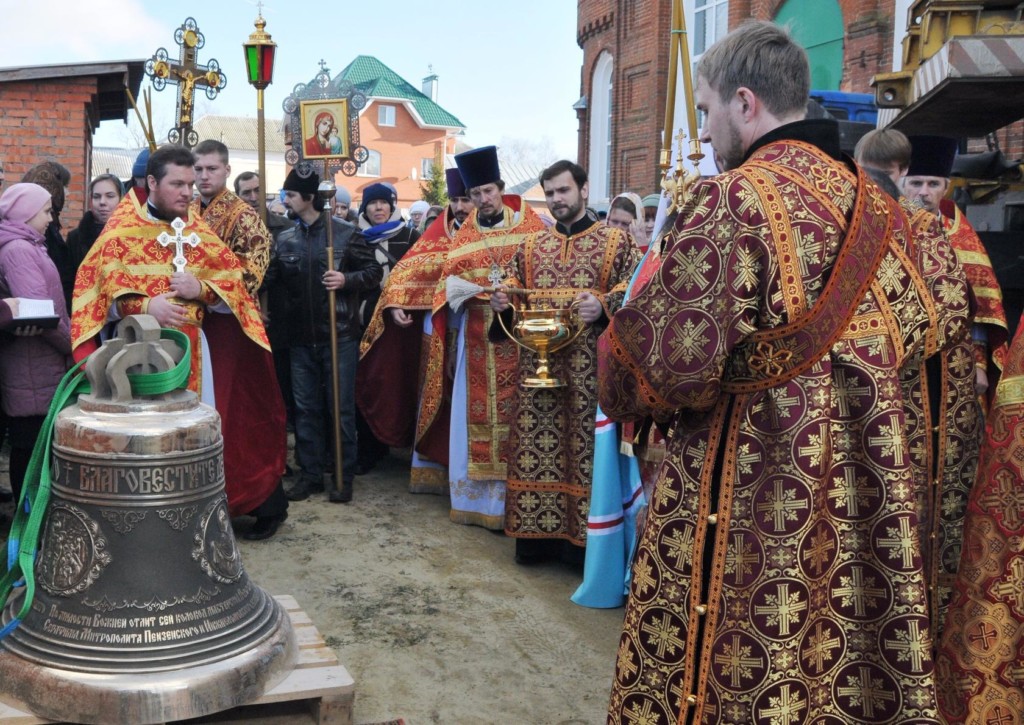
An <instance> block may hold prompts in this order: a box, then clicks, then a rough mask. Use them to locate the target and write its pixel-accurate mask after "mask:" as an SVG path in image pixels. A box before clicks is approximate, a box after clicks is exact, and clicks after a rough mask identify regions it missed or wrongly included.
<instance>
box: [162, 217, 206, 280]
mask: <svg viewBox="0 0 1024 725" xmlns="http://www.w3.org/2000/svg"><path fill="white" fill-rule="evenodd" d="M171 228H172V229H174V236H173V237H172V236H171V235H170V234H168V233H167V232H161V233H160V236H159V237H157V238H156V241H157V242H159V244H160V246H161V247H169V246H171V245H172V244H173V245H174V259H172V260H171V263H172V264H173V265H174V271H175V272H184V271H185V265H186V264H187V263H188V260H187V259H185V245H186V244H187V245H189V246H190V247H198V246H199V242H201V241H202V240H201V239H200V238H199V235H198V234H196V233H194V232H193V233H192V234H189V235H188V236H187V237H183V236H182V235H181V232H182V230H183V229H184V228H185V222H183V221H182V220H181V217H175V218H174V221H173V222H171Z"/></svg>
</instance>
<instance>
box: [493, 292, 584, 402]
mask: <svg viewBox="0 0 1024 725" xmlns="http://www.w3.org/2000/svg"><path fill="white" fill-rule="evenodd" d="M510 306H511V307H512V312H513V314H514V315H515V323H514V324H513V325H512V330H511V331H509V329H508V327H506V326H505V320H504V319H502V317H501V315H498V322H499V323H500V324H501V327H502V329H503V330H505V334H507V335H508V336H509V337H510V338H511V339H512V341H513V342H515V343H516V344H517V345H519V347H521V348H523V349H524V350H532V351H533V352H535V353H537V369H536V370H535V371H534V374H533V375H531V376H530V377H528V378H526V379H525V380H523V381H522V383H521V385H522V386H523V387H524V388H562V387H565V384H566V383H565V381H563V380H560V379H559V378H555V377H552V376H551V370H550V368H549V366H548V355H549V354H550V353H553V352H557V351H559V350H561V349H562V348H563V347H565V346H566V345H568V344H569V343H570V342H572V341H573V340H575V339H576V338H577V336H579V334H580V333H581V332H583V329H584V327H585V326H584V325H583V323H582V322H581V321H580V319H579V315H578V314H577V315H575V316H574V314H573V313H574V312H576V307H577V303H576V302H573V303H572V304H571V305H569V306H568V307H554V308H547V309H545V308H540V309H530V308H518V307H516V306H515V305H510Z"/></svg>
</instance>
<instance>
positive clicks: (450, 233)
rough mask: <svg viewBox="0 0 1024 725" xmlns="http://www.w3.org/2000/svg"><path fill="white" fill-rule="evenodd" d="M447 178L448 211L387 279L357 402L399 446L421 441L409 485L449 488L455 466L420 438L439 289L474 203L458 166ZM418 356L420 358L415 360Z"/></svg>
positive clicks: (366, 339) (385, 438)
mask: <svg viewBox="0 0 1024 725" xmlns="http://www.w3.org/2000/svg"><path fill="white" fill-rule="evenodd" d="M445 183H446V186H447V192H448V207H447V208H446V209H445V212H444V214H443V215H441V216H439V217H438V218H437V219H435V220H434V223H433V224H431V225H430V226H429V227H427V229H426V230H425V231H424V232H423V234H422V235H421V236H420V238H419V239H417V240H416V244H415V245H413V246H412V248H411V249H409V251H408V252H406V253H405V255H404V256H403V257H402V258H401V259H399V260H398V262H397V263H396V264H395V266H394V268H393V269H392V270H391V274H389V275H388V278H387V279H386V280H385V281H384V288H383V290H382V291H381V296H380V301H379V302H378V303H377V306H376V307H375V308H374V311H373V317H371V318H370V324H369V325H368V326H367V328H366V332H365V333H364V334H363V339H362V342H361V343H360V345H359V370H358V372H357V373H356V402H357V403H358V404H359V410H360V411H361V412H362V414H363V417H364V419H365V420H366V422H367V424H368V425H369V426H370V428H371V429H372V430H373V433H374V435H375V436H376V437H377V439H378V440H380V441H381V442H382V443H384V444H386V445H389V446H393V447H395V448H413V455H412V470H411V472H410V475H409V490H410V491H411V492H412V493H435V494H444V495H447V494H448V472H447V468H446V467H445V466H444V465H442V464H441V463H439V462H437V461H432V460H431V459H430V458H429V456H427V455H425V454H424V453H422V452H420V451H419V450H418V448H417V447H416V446H414V443H415V439H416V435H415V434H416V418H417V414H418V411H419V405H420V400H421V397H422V389H423V376H424V374H425V369H426V363H427V357H426V353H427V351H429V350H430V337H431V335H432V334H433V329H434V326H433V320H432V313H431V307H432V306H433V302H434V290H435V289H437V286H438V283H439V282H440V281H441V268H442V267H443V266H444V262H445V260H446V259H447V258H448V250H449V248H450V247H451V244H452V240H454V239H455V234H456V233H457V232H458V231H459V229H460V228H461V227H462V225H463V223H465V221H466V219H467V218H468V217H469V214H470V212H472V211H473V202H472V201H470V199H469V196H468V194H467V192H466V186H465V184H464V183H463V182H462V175H461V174H460V173H459V170H458V169H447V170H446V171H445ZM399 361H400V362H399ZM415 361H419V364H418V365H417V364H409V363H410V362H415ZM442 460H446V459H442Z"/></svg>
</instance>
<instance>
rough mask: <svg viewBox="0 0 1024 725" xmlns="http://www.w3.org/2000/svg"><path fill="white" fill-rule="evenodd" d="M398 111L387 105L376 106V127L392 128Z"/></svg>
mask: <svg viewBox="0 0 1024 725" xmlns="http://www.w3.org/2000/svg"><path fill="white" fill-rule="evenodd" d="M397 116H398V111H397V109H396V108H395V107H394V106H392V105H390V104H387V103H381V104H378V106H377V125H378V126H388V127H394V126H395V123H396V121H397Z"/></svg>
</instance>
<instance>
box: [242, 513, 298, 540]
mask: <svg viewBox="0 0 1024 725" xmlns="http://www.w3.org/2000/svg"><path fill="white" fill-rule="evenodd" d="M286 518H288V514H287V513H284V514H278V515H277V516H257V517H256V523H255V524H253V525H252V528H251V529H249V530H248V531H246V532H245V533H244V534H242V538H243V539H246V540H247V541H262V540H263V539H269V538H270V537H271V536H273V535H274V534H276V533H277V530H278V528H280V526H281V524H283V523H284V520H285V519H286Z"/></svg>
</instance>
